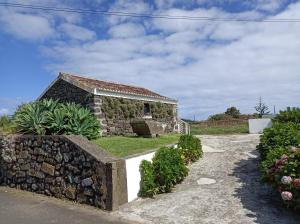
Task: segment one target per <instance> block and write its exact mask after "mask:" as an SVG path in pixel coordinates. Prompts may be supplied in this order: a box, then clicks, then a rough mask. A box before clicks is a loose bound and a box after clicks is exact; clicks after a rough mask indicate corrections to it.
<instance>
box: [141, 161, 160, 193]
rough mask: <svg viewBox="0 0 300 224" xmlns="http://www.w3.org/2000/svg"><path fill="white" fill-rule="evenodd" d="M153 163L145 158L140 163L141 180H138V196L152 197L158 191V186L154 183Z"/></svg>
mask: <svg viewBox="0 0 300 224" xmlns="http://www.w3.org/2000/svg"><path fill="white" fill-rule="evenodd" d="M153 171H154V170H153V165H152V163H151V162H149V161H147V160H143V161H142V162H141V165H140V173H141V182H140V192H139V196H140V197H153V196H154V195H155V194H157V193H158V188H157V185H156V183H155V175H154V172H153Z"/></svg>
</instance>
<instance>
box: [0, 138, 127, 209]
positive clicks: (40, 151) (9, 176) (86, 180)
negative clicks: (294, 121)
mask: <svg viewBox="0 0 300 224" xmlns="http://www.w3.org/2000/svg"><path fill="white" fill-rule="evenodd" d="M0 184H2V185H5V186H9V187H13V188H18V189H22V190H27V191H31V192H35V193H39V194H46V195H49V196H54V197H57V198H66V199H69V200H73V201H76V202H79V203H84V204H89V205H93V206H96V207H99V208H102V209H106V210H114V209H117V208H118V207H119V205H121V204H123V203H126V202H127V184H126V168H125V161H124V160H123V159H119V158H116V157H113V156H111V155H110V154H108V153H107V152H106V151H104V150H101V149H100V148H98V147H97V146H96V145H94V144H92V143H90V142H89V141H88V140H87V139H85V138H83V137H80V136H32V135H31V136H30V135H23V136H22V135H12V136H8V137H1V138H0Z"/></svg>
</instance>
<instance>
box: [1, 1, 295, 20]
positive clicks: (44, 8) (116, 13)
mask: <svg viewBox="0 0 300 224" xmlns="http://www.w3.org/2000/svg"><path fill="white" fill-rule="evenodd" d="M0 6H2V7H12V8H22V9H33V10H42V11H55V12H65V13H79V14H98V15H110V16H126V17H139V18H156V19H170V20H194V21H213V22H218V21H219V22H266V23H300V19H284V18H278V19H260V20H259V19H239V18H217V17H206V16H171V15H166V14H142V13H134V12H121V11H104V10H103V11H102V10H93V9H79V8H65V7H64V8H60V7H52V6H42V5H29V4H19V3H6V2H0Z"/></svg>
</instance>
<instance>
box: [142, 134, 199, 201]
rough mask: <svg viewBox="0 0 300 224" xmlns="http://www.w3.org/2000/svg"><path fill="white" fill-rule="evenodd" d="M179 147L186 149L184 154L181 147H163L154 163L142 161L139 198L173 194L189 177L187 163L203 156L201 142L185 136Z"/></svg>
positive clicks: (154, 158) (153, 160)
mask: <svg viewBox="0 0 300 224" xmlns="http://www.w3.org/2000/svg"><path fill="white" fill-rule="evenodd" d="M178 145H180V146H181V147H184V148H185V149H186V151H184V154H182V152H183V151H182V150H181V149H183V148H181V147H180V148H178V149H177V148H170V147H169V148H168V147H162V148H160V149H159V150H158V151H156V153H155V155H154V157H153V159H152V163H151V162H148V161H145V160H144V161H142V163H141V165H140V172H141V182H140V192H139V196H141V197H153V196H154V195H155V194H159V193H165V192H171V191H172V189H173V188H174V186H175V185H176V184H177V183H180V182H181V181H183V179H184V178H185V177H186V176H187V175H188V168H187V167H186V164H187V162H188V161H196V159H198V158H200V157H201V156H202V148H201V142H200V140H196V139H195V137H192V136H188V135H184V136H182V137H181V138H180V140H179V144H178ZM187 151H190V152H187Z"/></svg>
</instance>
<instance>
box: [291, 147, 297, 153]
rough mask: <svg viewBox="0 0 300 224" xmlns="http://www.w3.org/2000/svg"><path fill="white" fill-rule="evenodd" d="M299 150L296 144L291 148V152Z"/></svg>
mask: <svg viewBox="0 0 300 224" xmlns="http://www.w3.org/2000/svg"><path fill="white" fill-rule="evenodd" d="M296 151H297V148H296V147H295V146H291V147H290V148H289V152H296Z"/></svg>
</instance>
